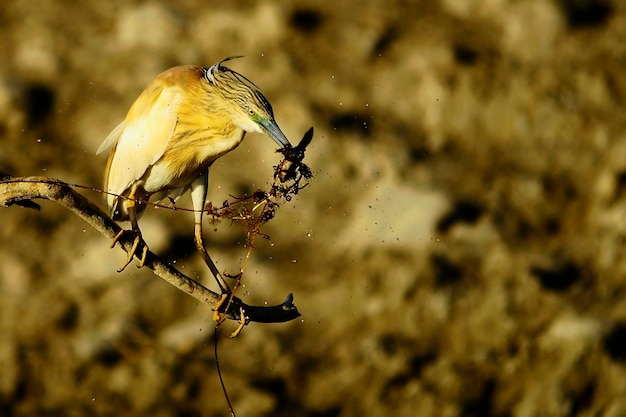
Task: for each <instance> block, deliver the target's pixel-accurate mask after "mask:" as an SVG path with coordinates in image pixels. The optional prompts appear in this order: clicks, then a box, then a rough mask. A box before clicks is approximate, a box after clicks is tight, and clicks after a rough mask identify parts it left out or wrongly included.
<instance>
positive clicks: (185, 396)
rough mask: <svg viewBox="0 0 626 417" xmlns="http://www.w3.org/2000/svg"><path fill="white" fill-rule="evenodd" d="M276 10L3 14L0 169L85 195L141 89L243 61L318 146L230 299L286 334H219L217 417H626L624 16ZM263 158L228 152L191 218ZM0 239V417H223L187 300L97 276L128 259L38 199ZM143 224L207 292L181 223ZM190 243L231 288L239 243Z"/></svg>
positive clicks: (207, 344)
mask: <svg viewBox="0 0 626 417" xmlns="http://www.w3.org/2000/svg"><path fill="white" fill-rule="evenodd" d="M293 3H294V2H288V1H282V2H276V1H269V0H268V1H258V2H248V1H228V2H217V1H203V2H200V1H192V0H183V1H178V2H176V3H175V4H174V3H173V2H166V1H161V2H159V1H144V2H140V1H130V2H126V1H124V2H122V1H112V2H109V1H85V2H76V1H67V0H57V1H51V0H50V1H37V2H27V1H18V0H5V1H3V2H2V5H0V42H2V47H1V48H0V170H2V171H7V172H10V173H12V174H13V175H48V176H52V177H57V178H60V179H62V180H64V181H68V182H75V183H80V184H83V185H88V186H93V187H100V186H101V182H102V175H103V172H104V167H105V163H106V161H105V159H106V157H105V156H102V155H101V156H96V155H95V150H96V148H97V147H98V145H99V144H100V143H101V141H102V140H103V139H104V138H105V137H106V136H107V134H108V133H109V132H110V130H112V129H113V128H114V127H115V126H116V125H117V123H119V122H120V121H121V120H122V119H123V117H124V115H125V113H126V111H127V109H128V108H129V106H130V105H131V103H132V101H133V100H134V99H135V98H136V97H137V96H138V94H139V93H140V92H141V91H142V89H143V88H144V86H145V85H146V84H147V83H148V81H150V80H151V79H152V78H153V77H154V76H155V75H156V74H158V73H159V72H161V71H162V70H164V69H166V68H168V67H171V66H174V65H179V64H200V65H205V66H209V65H211V64H213V63H214V62H216V61H217V60H219V59H221V58H224V57H226V56H229V55H238V54H242V55H245V56H246V57H245V58H244V59H240V60H237V61H233V62H231V63H229V64H230V66H231V67H232V68H233V69H235V70H237V71H239V72H241V73H243V74H244V75H246V76H247V77H249V78H250V79H252V80H253V81H254V82H255V83H256V84H258V85H259V86H260V87H261V89H262V90H263V91H264V92H265V94H266V96H267V97H268V98H269V100H270V101H271V102H272V104H273V107H274V110H275V113H276V117H277V120H278V123H279V124H280V125H281V127H282V128H283V130H284V132H285V133H286V134H287V136H288V137H289V138H291V139H292V141H293V142H297V141H298V140H299V138H300V137H301V136H302V134H303V133H304V132H305V130H306V129H308V128H309V127H310V126H314V127H315V129H316V130H315V132H316V135H315V138H314V141H313V144H312V146H311V148H310V151H309V153H308V154H307V162H308V163H309V165H310V166H311V167H312V168H313V170H314V172H315V175H316V176H315V179H314V180H313V181H312V183H311V184H310V186H309V187H308V188H306V189H305V190H303V191H302V192H301V194H300V195H299V196H298V198H296V199H294V200H293V201H292V202H290V203H286V204H284V205H283V206H282V207H281V208H280V210H279V211H278V215H277V217H276V218H275V219H274V220H273V221H272V222H271V223H270V224H268V225H267V227H266V228H265V229H264V231H265V232H266V233H268V234H269V235H270V236H271V239H272V242H273V245H271V244H270V243H268V242H265V241H259V242H258V247H257V250H256V251H255V253H254V258H253V259H252V263H251V266H250V267H249V269H248V272H247V274H246V276H245V284H246V287H245V288H242V289H241V291H240V293H239V295H240V296H242V297H243V298H244V300H245V301H246V302H248V303H251V304H263V303H265V302H267V303H270V304H276V303H279V302H281V301H282V300H283V298H284V297H285V295H286V294H287V293H289V292H293V293H294V295H295V302H296V305H297V306H298V307H299V309H300V311H301V312H302V314H303V315H302V320H297V321H294V322H292V323H288V324H273V325H262V324H252V325H250V326H248V328H246V329H245V330H244V332H243V334H242V336H240V337H239V338H237V339H235V340H226V339H224V338H223V337H222V338H220V354H221V356H220V360H221V362H220V363H221V365H222V368H223V373H224V378H225V382H226V386H227V388H228V390H229V393H230V396H231V398H232V400H233V403H234V406H235V410H236V411H237V415H239V416H293V415H298V416H310V417H348V416H389V415H394V416H446V417H448V416H449V417H454V416H499V417H508V416H511V417H513V416H515V417H531V416H606V417H609V416H610V417H619V416H626V297H625V290H626V280H625V276H626V258H625V257H624V253H625V248H624V239H625V237H626V221H625V218H626V113H625V107H624V103H625V100H626V8H625V7H624V5H623V3H622V2H620V1H618V0H525V1H515V0H482V1H480V0H441V1H417V0H416V1H406V2H405V1H400V0H396V1H394V0H391V1H385V2H383V1H378V2H377V1H365V2H352V1H345V0H343V1H342V0H340V1H334V2H326V1H317V2H315V1H301V2H295V3H297V4H293ZM278 160H279V157H278V155H276V154H275V153H274V144H273V143H272V141H271V140H269V139H268V138H266V137H263V136H261V135H249V136H248V137H247V138H246V141H244V144H243V145H242V146H241V147H240V148H238V149H237V150H235V151H234V152H232V153H231V154H229V155H227V156H225V157H224V158H222V159H221V160H219V161H218V162H217V163H216V164H215V166H214V168H213V169H212V171H211V176H212V177H211V181H212V182H211V190H210V196H211V199H212V200H213V201H215V202H217V203H219V202H221V201H222V200H224V199H225V198H226V197H227V196H228V195H229V194H235V195H240V194H241V193H243V192H245V191H248V190H251V189H253V188H254V187H265V186H266V185H267V184H268V182H269V181H270V180H271V173H272V166H273V165H275V164H276V163H277V162H278ZM82 192H83V194H85V195H86V196H88V197H89V198H91V199H92V200H94V201H99V200H100V195H99V194H97V193H95V192H89V191H82ZM185 202H187V203H189V201H188V200H183V202H181V203H179V204H182V205H184V204H185ZM0 225H1V227H0V415H2V416H86V415H93V416H126V415H129V416H130V415H132V416H181V417H182V416H184V417H191V416H218V415H219V416H223V415H228V410H227V408H226V403H225V401H224V398H223V395H222V393H221V390H220V387H219V381H218V378H217V373H216V369H215V363H214V359H213V330H212V329H213V323H212V322H211V312H210V311H209V309H208V308H207V307H205V306H203V305H200V304H198V303H197V302H196V301H195V300H193V299H192V298H191V297H188V296H186V295H185V294H183V293H181V292H180V291H178V290H176V289H175V288H173V287H171V286H169V285H168V284H167V283H165V282H162V281H161V280H159V279H158V278H156V277H154V276H153V275H152V274H151V273H150V272H149V271H147V270H137V269H136V268H134V267H130V268H128V270H127V271H125V272H124V273H122V274H117V273H116V272H115V269H116V268H117V267H118V266H119V265H120V264H121V263H122V262H123V260H124V259H125V255H124V254H123V253H122V252H121V251H120V250H119V249H115V250H111V249H109V244H110V242H109V241H108V240H106V239H105V238H103V237H102V236H100V235H99V234H97V233H96V232H95V231H93V230H91V229H90V228H89V227H88V226H87V225H86V224H84V223H83V222H82V221H81V220H79V219H78V218H76V217H74V216H72V215H70V214H69V213H68V212H67V211H65V210H63V209H62V208H60V207H57V206H55V205H53V204H51V203H47V202H42V210H41V212H35V211H32V210H26V209H23V208H20V207H11V208H8V209H0ZM141 225H142V230H144V232H145V236H146V240H147V241H148V243H149V244H150V247H151V249H153V250H154V251H155V252H156V253H158V254H160V255H162V256H163V257H164V258H165V259H167V260H169V261H172V262H176V265H177V266H178V267H179V268H180V269H181V271H182V272H184V273H186V274H188V275H190V276H193V277H196V278H198V279H199V280H200V281H201V282H203V283H205V284H206V285H209V286H212V287H213V286H214V283H213V281H212V279H211V278H210V277H209V276H208V271H206V268H205V267H204V265H203V263H202V261H201V260H200V259H199V257H198V256H197V254H196V253H195V250H194V246H193V241H192V227H193V221H192V216H191V215H190V214H188V213H182V212H171V211H167V210H149V211H148V213H147V214H146V215H145V216H144V217H143V218H142V221H141ZM206 238H207V241H208V242H209V252H210V253H211V254H212V256H213V257H214V259H216V261H217V262H218V266H219V267H220V269H222V270H225V271H227V272H231V273H233V272H237V270H238V268H239V266H240V265H241V261H242V258H243V256H245V249H244V248H243V246H242V242H243V241H244V236H243V235H242V231H241V229H240V228H239V227H238V226H237V225H233V226H229V225H228V224H222V225H220V226H219V228H218V230H217V232H213V231H212V230H211V228H207V234H206ZM229 326H231V327H229ZM232 326H233V324H232V323H230V324H227V325H225V328H224V329H225V331H222V332H221V333H222V334H223V335H226V334H227V333H228V332H229V330H232Z"/></svg>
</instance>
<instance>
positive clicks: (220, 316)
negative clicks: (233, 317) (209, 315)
mask: <svg viewBox="0 0 626 417" xmlns="http://www.w3.org/2000/svg"><path fill="white" fill-rule="evenodd" d="M230 296H231V294H230V293H222V295H221V296H220V299H219V301H218V302H217V304H215V309H214V310H213V321H214V322H215V323H217V325H218V326H219V325H220V324H222V323H223V322H224V320H226V312H225V310H226V308H227V307H228V303H229V302H230ZM223 310H224V311H223Z"/></svg>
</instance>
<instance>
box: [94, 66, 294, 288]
mask: <svg viewBox="0 0 626 417" xmlns="http://www.w3.org/2000/svg"><path fill="white" fill-rule="evenodd" d="M229 59H232V58H227V59H225V60H222V61H220V62H218V63H216V64H215V65H213V66H211V67H210V68H203V67H199V66H191V65H187V66H179V67H174V68H171V69H169V70H167V71H165V72H163V73H161V74H159V75H158V76H157V77H156V78H155V79H154V80H153V81H152V82H150V84H148V86H147V87H146V89H145V90H144V91H143V93H142V94H141V95H140V96H139V97H138V98H137V100H136V101H135V102H134V103H133V105H132V106H131V108H130V110H129V111H128V114H127V115H126V118H125V119H124V121H123V122H122V123H120V124H119V125H118V126H117V127H116V128H115V129H113V131H112V132H111V134H110V135H109V136H108V137H107V138H106V139H105V140H104V142H103V143H102V145H101V146H100V147H99V148H98V151H97V153H101V152H103V151H104V150H106V149H108V148H109V147H111V146H112V147H113V148H112V150H111V153H110V155H109V160H108V163H107V169H106V173H105V187H104V188H105V190H106V191H107V192H108V193H110V194H108V195H107V197H106V202H107V205H108V206H109V208H110V209H111V213H112V216H113V218H114V219H115V220H130V221H131V223H132V226H133V230H134V231H135V233H136V234H137V239H136V245H135V246H137V245H138V244H139V242H140V241H141V235H140V231H139V227H138V225H137V218H138V217H139V216H140V215H141V213H142V212H143V210H145V207H146V205H145V204H139V205H138V204H136V203H135V201H134V200H137V199H139V200H144V201H147V200H148V199H149V198H150V197H151V196H152V195H155V194H158V197H159V198H163V197H165V196H166V195H171V196H173V197H178V196H179V195H181V194H182V193H184V192H185V191H186V190H188V189H190V190H191V196H192V201H193V206H194V211H195V225H196V227H195V241H196V246H197V247H198V249H199V250H200V252H201V254H202V256H203V258H204V259H205V261H206V262H207V265H208V266H209V268H210V269H211V271H212V272H213V274H214V275H216V274H217V275H219V272H217V269H216V268H215V266H214V265H213V262H212V261H211V259H210V257H209V256H208V254H207V253H206V250H205V249H204V244H203V242H202V210H203V208H204V205H205V200H206V193H207V187H208V172H209V168H210V167H211V164H212V163H213V162H214V161H215V160H216V159H217V158H219V157H220V156H222V155H224V154H225V153H227V152H229V151H231V150H233V149H235V148H236V147H237V146H238V145H239V144H240V143H241V141H242V140H243V138H244V136H245V133H246V132H264V133H266V134H267V135H268V136H270V137H271V138H272V139H274V140H275V141H276V143H278V145H279V146H281V147H285V146H289V141H288V140H287V138H286V137H285V135H284V134H283V133H282V132H281V130H280V128H279V127H278V125H277V124H276V122H275V120H274V115H273V111H272V106H271V105H270V103H269V102H268V101H267V99H266V98H265V97H264V96H263V94H262V93H261V92H260V90H259V89H258V87H256V86H255V85H254V84H253V83H252V82H251V81H249V80H248V79H247V78H245V77H244V76H243V75H241V74H238V73H237V72H235V71H232V70H231V69H229V68H227V67H225V66H223V65H222V64H223V62H224V61H227V60H229ZM119 196H122V198H120V197H119ZM146 251H147V248H146V249H145V250H144V254H143V257H142V264H143V260H144V258H145V253H146ZM132 256H133V254H132V253H131V254H130V255H129V259H128V262H127V263H126V264H125V265H124V267H123V268H125V267H126V266H127V265H128V263H130V261H131V260H132ZM123 268H122V269H123ZM216 279H217V277H216ZM218 283H219V284H220V286H222V285H223V283H220V280H219V279H218ZM222 289H224V288H222Z"/></svg>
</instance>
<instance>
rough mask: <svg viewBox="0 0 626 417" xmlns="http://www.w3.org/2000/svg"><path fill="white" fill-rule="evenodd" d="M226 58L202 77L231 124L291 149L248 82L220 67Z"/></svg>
mask: <svg viewBox="0 0 626 417" xmlns="http://www.w3.org/2000/svg"><path fill="white" fill-rule="evenodd" d="M235 58H239V57H237V56H233V57H229V58H226V59H223V60H221V61H219V62H218V63H216V64H214V65H213V66H211V67H210V68H207V69H206V73H205V78H206V80H207V81H208V82H209V84H211V85H212V86H213V87H214V88H215V90H216V92H218V93H219V95H220V97H221V98H222V99H223V100H224V102H225V103H224V104H225V107H226V109H227V111H228V112H229V113H230V115H231V117H232V118H233V120H234V122H235V124H236V125H237V126H239V127H240V128H241V129H243V130H245V131H246V132H259V133H265V134H267V135H268V136H269V137H270V138H272V139H274V141H275V142H276V143H277V144H278V146H280V147H281V148H284V147H286V146H291V144H290V143H289V140H287V137H286V136H285V134H284V133H283V132H282V131H281V130H280V127H278V124H277V123H276V120H275V119H274V111H273V110H272V105H271V104H270V102H269V101H268V100H267V99H266V98H265V96H264V95H263V93H261V90H260V89H259V88H258V87H257V86H256V85H254V83H253V82H252V81H250V80H249V79H247V78H246V77H244V76H243V75H241V74H239V73H238V72H235V71H233V70H231V69H230V68H227V67H225V66H223V65H222V63H223V62H225V61H229V60H231V59H235Z"/></svg>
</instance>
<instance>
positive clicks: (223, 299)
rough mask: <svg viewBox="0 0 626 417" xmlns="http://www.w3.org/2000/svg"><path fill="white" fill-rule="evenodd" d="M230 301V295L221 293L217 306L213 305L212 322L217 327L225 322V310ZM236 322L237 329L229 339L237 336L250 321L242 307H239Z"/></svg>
mask: <svg viewBox="0 0 626 417" xmlns="http://www.w3.org/2000/svg"><path fill="white" fill-rule="evenodd" d="M231 301H232V293H223V294H222V295H221V296H220V299H219V300H218V302H217V304H215V309H214V311H213V321H215V323H216V326H219V325H220V324H222V323H223V322H224V321H225V320H226V318H227V315H228V313H227V312H226V310H228V307H229V305H230V303H231ZM237 321H238V322H239V326H237V328H236V329H235V330H234V331H233V332H232V333H231V334H230V336H229V337H230V338H231V339H233V338H235V337H237V336H239V334H240V333H241V331H242V330H243V328H244V327H246V326H247V325H248V323H249V322H250V320H249V319H248V317H247V316H246V311H245V310H244V308H243V306H240V307H239V320H237Z"/></svg>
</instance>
